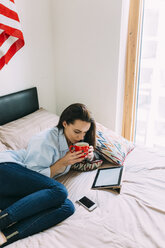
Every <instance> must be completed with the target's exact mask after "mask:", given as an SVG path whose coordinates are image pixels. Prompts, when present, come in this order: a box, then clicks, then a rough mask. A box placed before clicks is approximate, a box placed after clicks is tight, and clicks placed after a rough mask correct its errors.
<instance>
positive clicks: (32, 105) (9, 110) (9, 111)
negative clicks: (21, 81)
mask: <svg viewBox="0 0 165 248" xmlns="http://www.w3.org/2000/svg"><path fill="white" fill-rule="evenodd" d="M37 109H39V103H38V95H37V88H36V87H34V88H30V89H27V90H22V91H19V92H16V93H12V94H9V95H5V96H1V97H0V125H4V124H6V123H8V122H10V121H14V120H17V119H19V118H21V117H23V116H25V115H28V114H30V113H32V112H34V111H36V110H37Z"/></svg>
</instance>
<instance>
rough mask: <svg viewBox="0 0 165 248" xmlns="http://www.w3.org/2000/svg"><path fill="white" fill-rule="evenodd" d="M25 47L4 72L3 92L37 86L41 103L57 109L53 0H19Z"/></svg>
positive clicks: (0, 78)
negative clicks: (53, 52) (53, 51)
mask: <svg viewBox="0 0 165 248" xmlns="http://www.w3.org/2000/svg"><path fill="white" fill-rule="evenodd" d="M15 3H16V7H17V11H18V14H19V17H20V20H21V24H22V28H23V34H24V38H25V46H24V47H23V48H21V50H19V51H18V52H17V53H16V55H15V56H14V57H13V58H12V59H11V61H10V62H9V64H8V65H7V66H5V67H4V68H3V69H2V70H1V71H0V95H5V94H9V93H11V92H15V91H18V90H23V89H26V88H30V87H32V86H37V88H38V93H39V100H40V106H42V107H45V108H46V109H48V110H49V111H52V112H55V110H56V109H55V106H56V103H55V83H54V66H53V54H52V50H53V40H52V20H51V18H52V15H51V0H46V1H45V0H35V1H34V0H15Z"/></svg>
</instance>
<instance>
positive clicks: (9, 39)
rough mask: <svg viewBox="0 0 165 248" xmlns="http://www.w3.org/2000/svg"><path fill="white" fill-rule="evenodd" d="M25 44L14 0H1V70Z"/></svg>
mask: <svg viewBox="0 0 165 248" xmlns="http://www.w3.org/2000/svg"><path fill="white" fill-rule="evenodd" d="M23 46H24V38H23V33H22V30H21V25H20V21H19V17H18V14H17V12H16V7H15V3H14V0H0V70H1V69H2V68H3V66H4V65H5V64H7V63H8V62H9V61H10V59H11V58H12V57H13V56H14V54H15V53H16V52H17V51H18V50H19V49H21V47H23Z"/></svg>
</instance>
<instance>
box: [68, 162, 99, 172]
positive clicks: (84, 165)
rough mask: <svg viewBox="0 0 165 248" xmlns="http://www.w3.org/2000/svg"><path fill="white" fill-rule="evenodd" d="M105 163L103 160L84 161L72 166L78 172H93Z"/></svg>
mask: <svg viewBox="0 0 165 248" xmlns="http://www.w3.org/2000/svg"><path fill="white" fill-rule="evenodd" d="M102 163H103V161H102V160H94V161H91V162H87V161H85V160H84V161H82V162H81V163H76V164H73V165H72V166H71V169H72V170H76V171H91V170H95V169H97V168H98V167H99V166H101V165H102Z"/></svg>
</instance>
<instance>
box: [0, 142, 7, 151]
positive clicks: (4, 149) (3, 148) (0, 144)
mask: <svg viewBox="0 0 165 248" xmlns="http://www.w3.org/2000/svg"><path fill="white" fill-rule="evenodd" d="M6 150H7V147H6V146H5V145H4V144H2V143H1V142H0V152H3V151H6Z"/></svg>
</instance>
